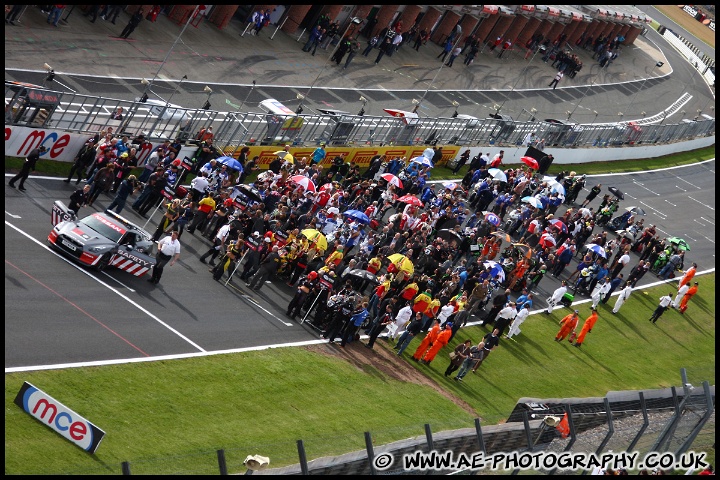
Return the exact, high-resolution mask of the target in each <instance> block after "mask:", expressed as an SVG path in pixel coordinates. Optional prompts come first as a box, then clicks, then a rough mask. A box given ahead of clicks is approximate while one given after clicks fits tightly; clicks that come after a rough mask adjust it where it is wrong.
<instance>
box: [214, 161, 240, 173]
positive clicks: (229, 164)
mask: <svg viewBox="0 0 720 480" xmlns="http://www.w3.org/2000/svg"><path fill="white" fill-rule="evenodd" d="M215 160H217V162H218V163H219V164H221V165H225V166H227V167H228V168H232V169H233V170H237V171H238V172H240V173H242V171H243V166H242V164H241V163H240V162H238V161H237V160H235V159H234V158H232V157H218V158H216V159H215Z"/></svg>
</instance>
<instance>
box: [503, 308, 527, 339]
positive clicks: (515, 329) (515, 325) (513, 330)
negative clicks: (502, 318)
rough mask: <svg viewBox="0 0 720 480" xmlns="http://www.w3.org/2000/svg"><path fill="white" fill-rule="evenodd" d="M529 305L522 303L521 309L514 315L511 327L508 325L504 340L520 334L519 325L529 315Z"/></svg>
mask: <svg viewBox="0 0 720 480" xmlns="http://www.w3.org/2000/svg"><path fill="white" fill-rule="evenodd" d="M528 305H530V304H529V303H524V304H523V306H522V308H520V311H519V312H517V315H515V320H513V322H512V325H510V330H508V333H507V335H505V338H512V337H513V336H515V335H517V334H518V333H520V325H522V323H523V322H524V321H525V319H526V318H527V317H528V315H530V310H529V309H528Z"/></svg>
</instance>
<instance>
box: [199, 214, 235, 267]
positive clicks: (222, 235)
mask: <svg viewBox="0 0 720 480" xmlns="http://www.w3.org/2000/svg"><path fill="white" fill-rule="evenodd" d="M229 234H230V224H229V223H226V224H225V225H223V226H222V227H220V230H218V233H217V234H216V235H215V239H214V240H213V246H212V247H210V249H209V250H208V251H207V252H205V253H204V254H203V255H202V256H201V257H200V261H201V262H202V263H205V259H206V258H207V257H210V256H212V258H210V265H212V266H215V259H216V258H217V256H218V255H219V254H221V253H223V252H224V251H225V242H226V241H227V238H228V235H229Z"/></svg>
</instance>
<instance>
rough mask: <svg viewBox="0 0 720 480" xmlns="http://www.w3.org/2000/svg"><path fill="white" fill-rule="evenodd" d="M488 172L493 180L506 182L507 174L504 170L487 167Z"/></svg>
mask: <svg viewBox="0 0 720 480" xmlns="http://www.w3.org/2000/svg"><path fill="white" fill-rule="evenodd" d="M488 174H489V175H490V176H491V177H492V178H493V179H495V180H500V181H501V182H507V175H505V172H503V171H502V170H500V169H499V168H488Z"/></svg>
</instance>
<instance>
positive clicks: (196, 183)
mask: <svg viewBox="0 0 720 480" xmlns="http://www.w3.org/2000/svg"><path fill="white" fill-rule="evenodd" d="M207 176H208V174H207V172H202V173H201V174H200V175H198V176H197V177H195V178H193V180H192V182H190V187H191V188H192V199H193V202H197V201H198V200H200V199H201V198H202V197H204V196H205V192H206V190H207V187H208V185H210V182H209V181H208V179H207Z"/></svg>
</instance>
